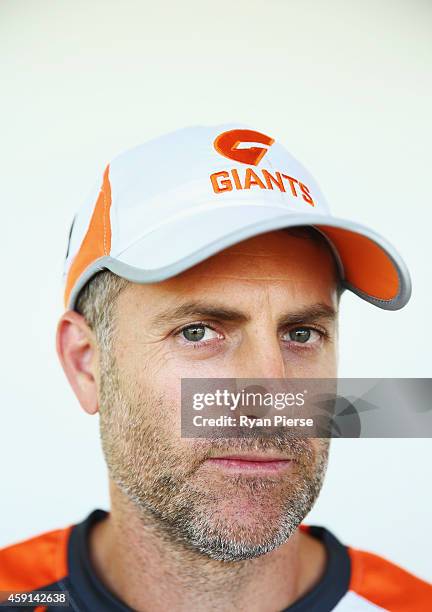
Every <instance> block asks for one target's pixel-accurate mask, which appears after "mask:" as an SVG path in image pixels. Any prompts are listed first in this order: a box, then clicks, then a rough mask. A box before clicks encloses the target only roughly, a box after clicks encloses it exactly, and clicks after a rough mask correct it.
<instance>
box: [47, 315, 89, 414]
mask: <svg viewBox="0 0 432 612" xmlns="http://www.w3.org/2000/svg"><path fill="white" fill-rule="evenodd" d="M56 348H57V354H58V356H59V359H60V362H61V364H62V366H63V370H64V371H65V374H66V377H67V379H68V381H69V383H70V385H71V387H72V389H73V390H74V393H75V395H76V396H77V398H78V401H79V403H80V404H81V406H82V407H83V408H84V410H85V411H86V412H88V413H89V414H95V413H96V412H97V411H98V410H99V399H98V384H97V381H98V362H99V360H98V348H97V343H96V337H95V335H94V333H93V331H92V330H91V329H90V327H89V326H88V325H87V323H86V321H85V319H84V317H83V316H82V315H80V314H78V313H77V312H75V311H74V310H68V311H66V312H65V313H64V314H63V315H62V317H61V318H60V321H59V323H58V326H57V336H56Z"/></svg>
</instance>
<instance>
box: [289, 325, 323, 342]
mask: <svg viewBox="0 0 432 612" xmlns="http://www.w3.org/2000/svg"><path fill="white" fill-rule="evenodd" d="M286 335H287V336H288V340H289V341H291V342H295V343H296V344H315V343H316V342H318V341H319V340H320V338H321V337H322V335H323V333H322V332H320V331H319V330H317V329H314V328H312V327H296V328H295V329H291V330H290V331H289V332H288V333H287V334H285V336H286ZM284 339H285V338H284Z"/></svg>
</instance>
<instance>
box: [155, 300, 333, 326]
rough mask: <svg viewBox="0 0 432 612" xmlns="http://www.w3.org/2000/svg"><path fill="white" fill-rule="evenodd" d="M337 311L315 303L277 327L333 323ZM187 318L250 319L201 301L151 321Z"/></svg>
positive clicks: (283, 317)
mask: <svg viewBox="0 0 432 612" xmlns="http://www.w3.org/2000/svg"><path fill="white" fill-rule="evenodd" d="M337 314H338V312H337V310H335V309H334V308H333V306H330V305H329V304H326V303H324V302H317V303H316V304H311V305H308V306H305V307H302V308H299V309H297V310H293V311H291V312H288V313H285V314H283V315H281V316H280V317H279V318H278V326H280V327H285V326H288V325H296V324H303V323H312V322H313V321H316V320H320V321H327V322H331V321H334V320H335V319H336V317H337ZM188 318H203V319H216V320H219V321H231V322H234V323H247V322H248V321H250V320H251V317H250V316H249V315H248V314H246V313H244V312H242V311H240V310H237V309H235V308H226V307H224V306H217V305H211V304H207V303H205V302H202V301H194V302H187V303H185V304H180V305H179V306H177V307H176V308H173V309H170V310H165V311H163V312H160V313H158V314H157V315H156V316H155V317H154V318H153V319H152V323H153V324H154V325H158V326H162V325H166V324H173V323H175V322H178V321H182V320H184V319H188Z"/></svg>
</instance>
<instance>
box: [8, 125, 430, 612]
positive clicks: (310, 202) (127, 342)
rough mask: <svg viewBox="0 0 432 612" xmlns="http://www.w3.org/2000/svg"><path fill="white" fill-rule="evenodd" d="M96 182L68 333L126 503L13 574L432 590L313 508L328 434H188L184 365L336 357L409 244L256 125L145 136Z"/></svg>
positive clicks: (326, 593) (233, 590) (392, 593)
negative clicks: (350, 321)
mask: <svg viewBox="0 0 432 612" xmlns="http://www.w3.org/2000/svg"><path fill="white" fill-rule="evenodd" d="M98 189H99V192H98V194H95V195H94V196H93V197H92V198H91V199H90V201H89V203H88V204H87V205H86V206H84V207H83V208H82V209H81V211H80V212H79V214H78V215H77V216H76V218H75V220H74V223H73V227H72V231H71V236H70V242H69V249H68V254H67V259H66V266H65V280H66V290H65V305H66V308H67V310H66V312H65V313H64V314H63V316H62V317H61V319H60V322H59V325H58V330H57V350H58V355H59V358H60V361H61V363H62V366H63V368H64V370H65V373H66V376H67V378H68V380H69V383H70V384H71V386H72V388H73V390H74V392H75V394H76V396H77V398H78V400H79V402H80V404H81V406H82V407H83V408H84V410H85V411H86V412H88V413H89V414H95V413H99V415H100V431H101V440H102V447H103V451H104V455H105V459H106V462H107V466H108V471H109V482H110V497H111V508H110V512H109V513H108V512H105V511H103V510H94V511H93V512H92V513H90V514H89V515H88V517H87V518H86V519H85V520H83V521H82V522H81V523H78V524H74V525H70V526H68V527H66V528H62V529H58V530H55V531H51V532H48V533H44V534H41V535H40V536H37V537H36V538H32V539H30V540H26V541H24V542H21V543H18V544H15V545H12V546H10V547H8V548H6V549H3V551H1V552H0V589H1V590H3V591H9V592H11V591H26V592H32V591H35V590H38V591H50V593H52V596H53V597H54V595H55V596H56V597H57V599H56V600H54V599H53V600H52V601H48V600H47V599H45V600H44V601H42V600H39V602H37V603H36V604H34V605H38V606H39V607H35V608H34V609H36V610H38V611H39V612H41V611H42V610H52V609H56V605H58V604H59V602H61V600H60V599H59V597H60V595H61V594H63V595H65V594H67V595H68V599H67V605H68V606H69V609H72V610H80V611H81V610H89V611H92V612H93V611H96V610H97V611H98V610H101V611H113V612H114V611H120V610H131V609H132V610H139V611H145V612H147V611H151V612H155V611H156V612H157V611H165V610H176V611H186V610H187V611H190V610H193V611H204V610H205V611H209V610H218V611H234V610H245V611H246V610H247V611H248V612H249V611H254V612H255V611H256V612H275V611H280V610H289V611H292V612H300V611H302V612H303V611H308V612H310V611H323V612H324V611H327V610H338V611H339V612H345V611H351V610H352V611H353V610H357V611H363V610H364V611H365V612H366V611H371V612H372V610H391V611H392V612H395V611H396V612H402V611H404V612H405V611H406V612H407V611H413V610H418V611H420V610H422V611H423V610H428V609H432V586H431V585H428V584H427V583H426V582H424V581H422V580H420V579H419V578H417V577H415V576H413V575H411V574H409V573H408V572H406V571H405V570H403V569H402V568H399V567H398V566H396V565H394V564H392V563H391V562H389V561H387V560H385V559H383V558H381V557H378V556H376V555H374V554H371V553H368V552H364V551H359V550H355V549H353V548H350V547H347V546H345V545H343V544H342V543H341V542H339V541H338V540H337V538H336V537H335V536H334V535H332V534H331V533H330V532H329V531H328V530H326V529H324V528H322V527H313V526H306V525H304V524H303V523H302V521H303V519H304V518H305V517H306V515H307V514H308V512H309V511H310V509H311V508H312V506H313V504H314V502H315V500H316V498H317V496H318V494H319V492H320V489H321V486H322V482H323V478H324V475H325V471H326V466H327V458H328V450H329V444H328V440H326V439H325V438H310V439H307V438H300V437H288V436H287V437H286V438H284V439H281V438H280V437H271V436H269V437H264V436H255V437H244V438H225V437H222V438H217V437H214V438H213V439H212V438H196V439H195V438H185V437H182V436H181V435H180V421H181V419H180V414H181V411H180V404H181V393H180V381H181V380H182V379H186V378H198V379H214V378H273V379H289V378H299V377H303V378H334V377H336V376H337V362H338V353H337V347H338V324H337V321H338V309H339V298H340V295H341V293H342V292H343V290H345V289H349V290H351V291H353V292H355V293H357V294H358V295H359V296H360V297H361V298H363V299H364V300H366V301H369V302H371V303H372V304H375V305H377V306H379V307H380V308H384V309H387V310H396V309H398V308H402V307H403V306H404V305H405V304H406V303H407V301H408V300H409V297H410V292H411V285H410V277H409V274H408V271H407V269H406V267H405V264H404V263H403V261H402V260H401V258H400V257H399V255H398V254H397V253H396V251H395V250H394V249H393V248H392V247H391V246H390V245H389V244H388V243H387V242H386V241H385V240H384V239H383V238H382V237H380V236H378V235H377V234H375V233H374V232H373V231H372V230H369V229H367V228H364V227H362V226H360V225H358V224H355V223H352V222H349V221H346V220H343V219H335V218H334V217H332V216H331V215H330V212H329V210H328V207H327V205H326V203H325V200H324V198H323V196H322V194H321V192H320V190H319V188H318V186H317V184H316V183H315V181H314V180H313V178H312V177H311V176H310V174H309V173H308V172H307V171H306V170H305V168H303V167H302V166H301V165H300V164H299V163H298V162H297V161H296V160H295V159H294V158H293V157H292V156H291V155H290V154H289V153H288V152H287V151H286V150H285V149H284V148H283V147H282V146H281V145H280V144H279V143H278V142H276V141H275V140H274V139H273V138H272V137H269V136H268V135H266V134H262V133H260V132H256V131H254V130H250V129H248V128H245V127H244V126H238V125H235V126H233V125H228V126H217V127H211V128H206V127H198V128H189V129H185V130H181V131H179V132H175V133H173V134H168V135H166V136H163V137H161V138H159V139H156V140H153V141H151V142H149V143H147V144H145V145H142V146H139V147H137V148H135V149H133V150H131V151H128V152H126V153H124V154H122V155H121V156H119V157H118V158H117V159H115V160H114V161H113V162H112V163H111V164H110V166H108V167H107V169H106V170H105V173H104V176H103V180H102V184H101V186H100V185H99V186H98ZM46 597H47V595H46ZM14 601H17V600H16V599H15V600H14ZM9 602H10V603H9V605H10V609H13V607H12V604H13V601H12V600H11V599H9ZM59 609H60V608H59Z"/></svg>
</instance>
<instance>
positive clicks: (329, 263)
mask: <svg viewBox="0 0 432 612" xmlns="http://www.w3.org/2000/svg"><path fill="white" fill-rule="evenodd" d="M182 276H183V278H185V279H186V277H187V278H189V279H190V280H193V279H194V278H196V277H198V276H199V277H201V278H205V277H210V278H219V279H234V280H235V279H238V280H256V281H260V280H264V281H294V282H297V283H317V282H319V281H321V282H325V283H330V284H332V283H335V282H336V280H337V270H336V265H335V261H334V258H333V255H332V254H331V252H330V250H329V249H327V248H325V247H323V246H322V245H321V244H317V243H315V242H313V241H312V240H308V239H305V238H298V237H293V236H288V235H285V236H282V237H281V236H279V235H278V234H277V232H271V233H269V234H264V235H262V236H255V237H254V238H251V239H249V240H246V241H244V242H242V243H239V244H235V245H233V246H232V247H229V248H228V249H225V250H224V251H221V252H220V253H217V254H216V255H213V256H212V257H209V258H208V259H206V260H205V261H203V262H201V263H199V264H197V265H196V266H194V267H193V268H190V269H189V270H187V271H186V272H184V273H182V274H180V275H178V277H177V278H178V279H179V280H181V278H182ZM172 280H174V279H172Z"/></svg>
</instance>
